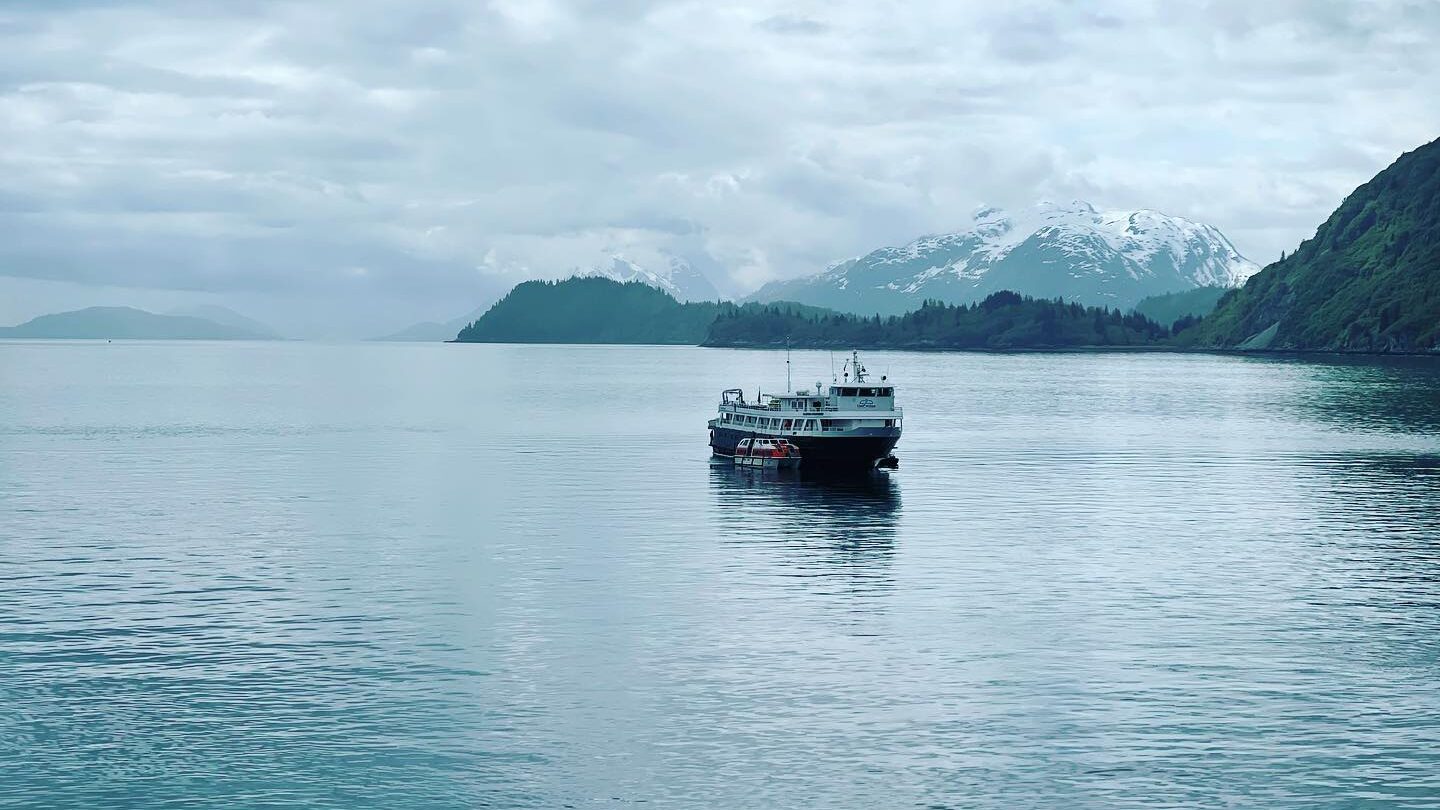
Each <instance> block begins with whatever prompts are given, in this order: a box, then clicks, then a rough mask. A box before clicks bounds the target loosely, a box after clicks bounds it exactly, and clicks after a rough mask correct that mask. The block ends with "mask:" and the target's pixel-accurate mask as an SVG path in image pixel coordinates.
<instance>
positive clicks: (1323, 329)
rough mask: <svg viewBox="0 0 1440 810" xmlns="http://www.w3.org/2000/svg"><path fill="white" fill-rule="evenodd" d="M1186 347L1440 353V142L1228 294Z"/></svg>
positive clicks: (1409, 158)
mask: <svg viewBox="0 0 1440 810" xmlns="http://www.w3.org/2000/svg"><path fill="white" fill-rule="evenodd" d="M1177 342H1178V343H1179V344H1181V345H1187V346H1197V347H1214V348H1244V349H1271V350H1302V351H1358V352H1406V351H1436V350H1440V140H1437V141H1432V142H1430V143H1428V144H1426V145H1424V146H1422V147H1420V148H1418V149H1416V150H1414V151H1412V152H1408V153H1406V154H1404V155H1401V156H1400V158H1399V159H1398V160H1396V161H1395V162H1394V163H1393V164H1391V165H1390V167H1389V168H1387V169H1385V170H1384V171H1382V172H1380V173H1379V174H1378V175H1376V176H1375V178H1374V179H1373V180H1371V181H1370V182H1368V183H1366V184H1365V185H1363V186H1360V187H1359V188H1357V189H1355V191H1354V192H1352V193H1351V194H1350V196H1348V197H1346V198H1345V201H1344V202H1342V203H1341V204H1340V207H1339V208H1337V209H1336V210H1335V213H1333V214H1331V215H1330V218H1329V219H1327V220H1326V221H1325V223H1324V224H1323V225H1321V226H1320V228H1319V229H1318V230H1317V231H1316V232H1315V236H1314V237H1313V238H1311V239H1307V240H1305V241H1304V242H1302V243H1301V244H1300V247H1299V248H1298V249H1297V250H1296V251H1295V252H1294V253H1293V254H1291V255H1289V256H1287V257H1285V258H1283V259H1281V260H1280V261H1278V262H1276V263H1274V264H1272V265H1270V266H1269V267H1266V268H1265V269H1263V270H1261V271H1260V272H1259V273H1257V274H1256V275H1255V276H1253V277H1252V278H1251V279H1250V280H1249V281H1248V282H1247V283H1246V284H1245V286H1244V287H1242V288H1241V289H1239V290H1235V291H1232V292H1230V293H1229V294H1227V295H1226V296H1225V297H1224V298H1222V299H1221V300H1220V303H1219V305H1218V306H1217V307H1216V308H1215V311H1214V312H1213V313H1211V314H1210V315H1209V316H1207V317H1206V318H1205V319H1204V320H1203V321H1202V322H1201V323H1200V324H1199V325H1198V326H1195V327H1194V328H1191V329H1188V330H1186V331H1184V332H1183V333H1182V334H1180V335H1179V336H1178V339H1177Z"/></svg>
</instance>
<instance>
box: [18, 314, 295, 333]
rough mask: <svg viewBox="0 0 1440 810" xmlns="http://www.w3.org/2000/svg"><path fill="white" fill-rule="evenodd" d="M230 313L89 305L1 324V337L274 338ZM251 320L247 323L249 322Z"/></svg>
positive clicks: (259, 326)
mask: <svg viewBox="0 0 1440 810" xmlns="http://www.w3.org/2000/svg"><path fill="white" fill-rule="evenodd" d="M216 310H221V311H222V312H223V313H229V316H233V317H229V316H224V315H223V314H222V317H226V319H227V320H229V321H230V322H229V323H219V322H217V321H215V320H213V319H212V318H206V317H198V316H196V315H157V314H156V313H154V312H146V311H145V310H143V309H135V308H133V307H89V308H88V309H77V310H74V311H72V312H57V313H54V314H51V315H41V316H40V317H38V318H32V319H31V320H28V321H26V322H25V323H22V324H20V325H19V326H6V327H0V338H35V339H51V340H275V339H276V338H278V335H277V334H276V333H275V332H274V330H271V329H269V328H268V327H266V326H264V325H263V324H260V323H258V322H256V321H250V320H249V319H247V318H244V316H243V315H239V314H238V313H234V312H232V311H230V310H224V309H223V308H219V307H216V308H213V309H212V310H210V312H211V314H212V315H214V314H216ZM247 322H248V323H247Z"/></svg>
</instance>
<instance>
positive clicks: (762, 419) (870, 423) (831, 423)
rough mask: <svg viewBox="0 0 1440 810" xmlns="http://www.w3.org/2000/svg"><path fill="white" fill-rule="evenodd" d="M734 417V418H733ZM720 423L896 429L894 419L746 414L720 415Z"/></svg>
mask: <svg viewBox="0 0 1440 810" xmlns="http://www.w3.org/2000/svg"><path fill="white" fill-rule="evenodd" d="M732 416H733V418H732ZM720 421H722V422H730V423H732V425H734V426H742V425H743V426H744V427H753V428H760V429H762V430H821V431H825V430H848V429H850V428H852V427H881V426H882V425H883V426H884V427H895V420H894V419H780V418H777V417H767V416H749V415H746V414H738V413H737V414H729V413H722V414H720Z"/></svg>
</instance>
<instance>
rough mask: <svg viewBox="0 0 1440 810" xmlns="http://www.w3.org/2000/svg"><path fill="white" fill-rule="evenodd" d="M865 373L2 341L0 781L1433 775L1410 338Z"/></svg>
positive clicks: (623, 357)
mask: <svg viewBox="0 0 1440 810" xmlns="http://www.w3.org/2000/svg"><path fill="white" fill-rule="evenodd" d="M867 360H868V363H869V365H870V367H871V368H872V369H874V370H876V371H878V372H885V371H888V373H889V374H890V375H891V378H892V379H893V380H896V381H898V382H899V384H900V390H901V397H902V404H903V405H904V406H905V407H906V409H907V413H906V433H905V437H904V438H903V439H902V441H901V444H900V446H899V448H897V454H898V455H899V456H900V457H901V459H902V467H901V469H900V470H899V471H898V472H897V473H895V474H893V475H890V476H884V475H881V476H879V477H876V478H873V479H864V480H861V481H854V482H845V483H817V482H809V481H794V480H773V479H772V478H765V477H763V476H756V475H755V474H753V473H751V474H743V473H736V472H734V471H733V470H731V469H728V468H726V467H723V466H720V467H717V466H712V464H711V463H710V461H709V458H708V456H707V450H706V446H705V431H704V422H705V420H706V419H707V418H708V417H709V416H710V414H711V411H712V409H713V402H714V400H715V399H716V397H717V395H718V393H719V391H720V390H721V389H722V388H727V387H732V386H743V387H745V388H746V389H752V388H754V387H755V386H756V385H757V384H765V385H767V386H769V387H775V388H778V387H780V386H781V384H782V383H783V375H784V370H783V356H781V355H778V354H776V353H773V352H772V353H767V352H741V351H725V350H703V349H691V348H656V347H560V346H557V347H528V346H446V345H376V344H371V345H324V344H288V343H276V344H259V343H255V344H218V343H184V344H177V343H125V344H121V343H115V344H103V343H102V344H97V343H22V342H10V343H0V806H5V807H27V808H29V807H145V808H155V807H167V806H170V807H225V808H238V807H385V808H460V807H536V808H552V807H567V806H570V807H596V806H603V807H617V806H631V805H641V804H644V805H645V806H651V807H727V808H729V807H733V808H739V807H757V808H761V807H803V808H815V807H827V808H872V807H927V808H945V807H956V808H959V807H966V808H1021V807H1067V808H1071V807H1107V808H1110V807H1146V808H1152V807H1166V806H1174V807H1180V806H1183V807H1202V806H1204V807H1222V806H1223V807H1267V808H1277V807H1284V808H1289V807H1294V808H1302V807H1303V808H1312V807H1336V808H1338V807H1417V808H1418V807H1431V808H1433V807H1436V806H1440V363H1437V362H1435V361H1426V360H1392V361H1373V360H1372V361H1347V362H1300V361H1294V360H1282V359H1255V358H1235V357H1204V356H1183V355H1021V356H987V355H971V354H901V353H896V354H880V353H877V354H873V355H871V356H869V357H868V358H867ZM794 362H795V368H796V375H797V376H796V379H797V382H799V381H802V380H803V381H805V382H807V383H808V382H810V381H813V380H814V379H816V378H818V377H821V376H824V377H828V372H829V367H830V365H829V363H830V360H829V356H828V355H827V354H823V353H814V352H796V353H795V357H794Z"/></svg>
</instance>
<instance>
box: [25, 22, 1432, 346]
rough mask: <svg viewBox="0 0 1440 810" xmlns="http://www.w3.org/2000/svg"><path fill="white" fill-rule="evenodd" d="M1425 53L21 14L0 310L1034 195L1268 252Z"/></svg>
mask: <svg viewBox="0 0 1440 810" xmlns="http://www.w3.org/2000/svg"><path fill="white" fill-rule="evenodd" d="M1436 41H1440V4H1436V3H1433V2H1430V1H1429V0H1417V1H1416V2H1401V1H1400V0H1394V1H1393V2H1370V3H1351V2H1322V1H1321V0H1292V2H1284V0H1280V1H1279V2H1272V3H1263V4H1262V3H1254V2H1248V0H1247V1H1246V2H1230V1H1229V0H1217V1H1216V2H1210V3H1204V4H1188V3H1187V4H1177V3H1165V2H1139V1H1138V0H1131V1H1127V2H1101V3H1069V2H1057V3H1027V2H1016V3H936V4H933V6H928V7H927V6H924V5H922V4H917V3H907V4H897V5H891V4H884V3H859V2H857V3H835V2H824V3H821V2H815V3H809V2H797V3H773V2H767V3H754V4H746V3H743V2H740V3H721V4H716V3H702V2H654V3H651V2H640V1H639V0H627V1H625V2H580V3H561V2H551V1H550V0H494V1H493V2H490V3H489V4H488V5H482V4H476V3H472V2H458V1H455V2H452V1H451V0H416V2H410V3H398V2H376V1H375V0H347V1H346V2H333V3H329V2H326V3H320V2H279V1H278V0H275V1H272V0H243V1H240V0H237V1H236V2H218V1H217V2H195V0H187V1H185V2H166V1H165V0H134V1H133V2H108V3H107V2H56V0H44V2H40V0H36V2H34V3H31V4H26V3H23V2H22V3H14V2H11V3H6V4H4V5H0V275H3V276H5V277H8V278H6V279H0V295H4V294H6V293H5V291H6V290H9V291H10V292H9V294H8V295H9V298H10V299H11V300H10V302H9V303H8V304H7V305H5V306H4V307H0V316H5V315H10V316H12V317H18V316H28V315H32V314H37V313H36V312H27V310H29V309H39V308H42V307H51V308H53V306H54V304H56V303H57V301H58V300H60V299H64V300H70V299H73V301H74V303H75V304H76V305H84V304H90V303H104V302H108V301H109V299H106V301H101V300H90V298H97V299H98V297H100V296H102V293H103V295H111V296H113V293H114V291H115V290H134V291H137V295H138V294H140V293H142V292H143V293H145V294H154V295H161V294H163V295H165V296H168V297H175V296H181V297H183V296H185V295H195V296H201V295H203V296H209V297H211V298H214V299H218V300H225V301H228V302H244V303H246V304H248V305H251V306H255V307H260V308H262V309H267V308H270V309H273V310H274V312H276V313H279V315H280V317H282V318H291V317H297V316H295V315H294V313H303V312H305V311H306V309H307V307H311V308H318V309H319V310H323V311H326V312H331V311H333V312H335V313H339V312H340V311H345V312H349V313H352V315H353V321H354V322H353V323H352V322H351V321H349V320H346V321H344V323H343V324H342V320H343V319H340V316H339V315H338V314H336V315H335V318H336V319H337V320H336V321H335V323H336V327H335V328H336V329H340V330H341V331H346V330H354V329H361V328H363V327H362V326H361V324H363V323H368V322H377V324H378V326H377V328H375V329H373V330H371V331H373V332H377V333H378V332H383V331H386V329H387V328H388V327H391V326H398V325H403V322H404V321H405V320H407V319H413V317H412V316H427V317H451V316H453V315H456V314H459V313H460V312H463V311H465V310H467V309H468V308H469V306H470V305H471V304H470V302H471V301H477V300H480V299H483V298H484V297H485V296H488V295H491V294H493V292H495V291H496V290H503V289H504V288H505V287H508V286H509V285H510V284H512V283H514V281H516V280H518V279H520V278H523V277H527V276H557V275H563V274H565V273H566V272H567V271H568V270H569V269H570V268H572V267H575V266H577V265H586V264H590V263H593V262H595V261H596V260H597V259H598V257H600V256H602V255H604V254H606V253H612V252H614V253H623V254H625V255H627V256H629V257H631V258H633V259H635V260H636V261H640V262H642V263H645V262H646V261H658V260H660V259H661V258H662V257H665V256H669V255H678V256H682V257H685V258H687V259H689V260H691V261H692V262H693V263H695V264H696V265H697V266H701V267H704V268H706V269H707V271H708V272H710V273H711V274H712V275H713V276H714V277H715V278H714V280H715V282H716V283H717V286H719V287H721V289H722V290H725V291H727V292H731V293H738V292H743V291H746V290H749V289H752V288H754V287H755V286H758V285H759V284H761V283H763V282H765V281H768V280H772V279H776V278H782V277H788V276H794V275H798V274H803V273H810V272H815V271H817V270H819V269H821V268H822V267H824V266H825V265H826V264H827V263H829V262H831V261H833V260H835V259H837V258H842V257H845V256H849V255H854V254H857V253H861V252H865V251H867V250H870V249H872V248H874V247H876V246H879V245H882V244H891V243H897V242H903V241H906V240H909V239H911V238H913V237H915V236H917V235H919V234H922V233H928V232H935V231H943V230H947V229H953V228H956V227H958V226H959V225H960V224H961V223H963V222H964V221H965V220H966V219H967V218H968V216H969V214H970V212H971V211H973V210H974V209H975V208H976V207H977V206H979V205H981V204H998V205H1002V206H1023V205H1029V204H1031V203H1033V202H1035V201H1036V200H1039V199H1072V198H1078V199H1086V200H1090V201H1092V202H1094V203H1096V204H1097V205H1101V206H1105V207H1122V208H1129V207H1144V208H1157V209H1160V210H1163V211H1166V212H1167V213H1172V214H1179V215H1182V216H1188V217H1191V218H1194V219H1198V220H1202V221H1205V222H1209V223H1212V224H1214V225H1216V226H1218V227H1220V228H1221V229H1222V230H1223V231H1225V232H1226V233H1227V234H1228V235H1229V236H1230V237H1231V238H1232V240H1233V241H1234V242H1235V243H1236V245H1237V246H1238V247H1239V248H1240V249H1241V251H1242V252H1244V253H1246V254H1247V255H1249V256H1250V257H1251V258H1253V259H1255V260H1257V261H1259V262H1261V263H1262V264H1263V263H1265V262H1267V261H1270V260H1272V259H1274V258H1275V257H1276V256H1278V254H1279V252H1280V251H1281V250H1282V249H1289V248H1291V247H1293V246H1294V245H1295V244H1296V243H1298V242H1299V240H1300V239H1302V238H1304V237H1306V236H1308V235H1309V234H1310V233H1311V232H1312V231H1313V229H1314V228H1315V226H1316V225H1317V224H1318V223H1319V222H1320V221H1321V220H1322V219H1323V218H1324V217H1325V216H1326V215H1327V214H1328V213H1329V211H1330V210H1331V209H1332V208H1333V207H1334V206H1335V205H1336V204H1337V203H1338V202H1339V200H1340V198H1341V197H1342V196H1343V195H1344V194H1346V193H1347V192H1348V191H1350V190H1351V189H1352V188H1353V187H1354V186H1355V185H1357V184H1358V183H1360V182H1363V181H1364V180H1366V179H1368V178H1369V177H1370V176H1371V175H1373V174H1374V173H1375V172H1376V171H1378V170H1379V169H1380V168H1382V167H1384V166H1385V165H1387V164H1388V163H1389V162H1390V161H1392V160H1393V159H1394V158H1395V157H1396V156H1398V154H1399V153H1400V152H1402V151H1404V150H1406V149H1410V148H1413V147H1415V146H1417V145H1419V144H1421V143H1423V142H1426V141H1428V140H1431V139H1433V138H1435V137H1437V136H1440V97H1437V95H1436V94H1435V93H1434V90H1433V86H1432V85H1433V80H1434V77H1435V76H1440V49H1436V48H1435V47H1434V43H1435V42H1436ZM40 291H47V292H45V294H44V295H41V294H40ZM86 291H89V298H87V292H86ZM20 295H33V298H32V299H31V300H30V301H20V300H17V296H20ZM317 302H325V307H321V306H320V305H319V304H318V303H317ZM326 307H328V308H329V309H326ZM255 314H257V315H261V316H264V315H265V313H264V312H256V313H255ZM322 331H323V330H322Z"/></svg>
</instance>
